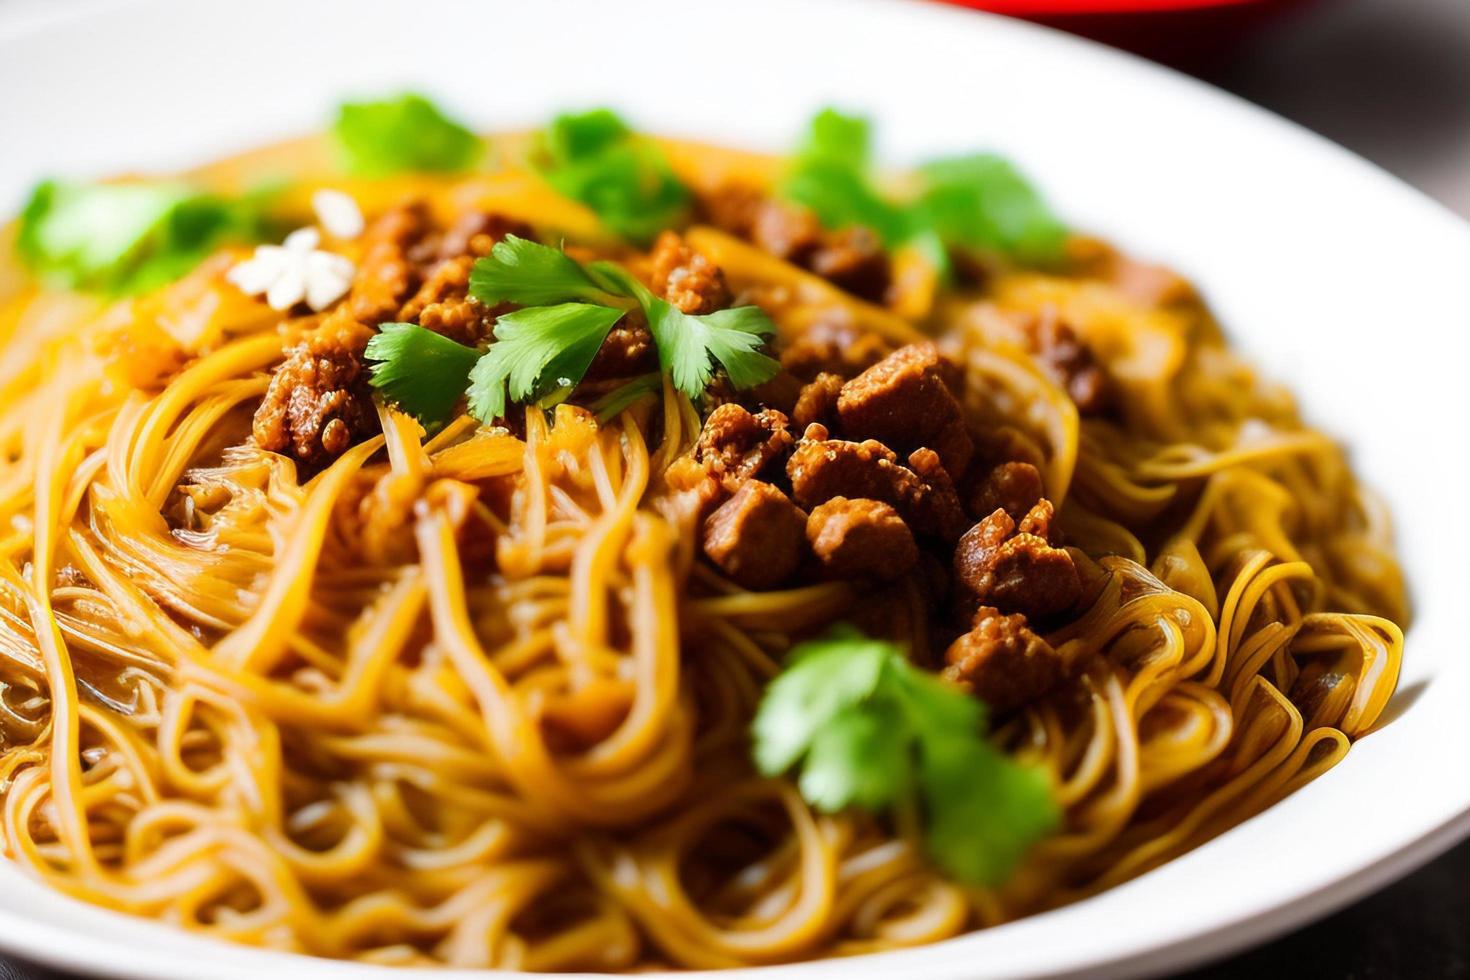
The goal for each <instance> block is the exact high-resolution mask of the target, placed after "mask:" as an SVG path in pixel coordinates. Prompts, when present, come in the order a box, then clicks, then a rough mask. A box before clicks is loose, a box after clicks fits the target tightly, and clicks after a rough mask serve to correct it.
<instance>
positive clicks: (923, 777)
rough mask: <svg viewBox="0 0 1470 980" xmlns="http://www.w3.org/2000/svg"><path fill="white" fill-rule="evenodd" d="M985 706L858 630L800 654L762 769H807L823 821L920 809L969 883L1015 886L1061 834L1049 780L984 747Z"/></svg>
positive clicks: (933, 840)
mask: <svg viewBox="0 0 1470 980" xmlns="http://www.w3.org/2000/svg"><path fill="white" fill-rule="evenodd" d="M984 716H985V710H984V706H983V705H982V704H980V703H979V702H978V701H976V700H974V699H973V698H971V697H969V696H968V695H966V694H964V693H963V692H961V691H959V690H957V689H955V688H953V687H950V686H949V685H947V684H945V683H944V682H943V681H941V680H939V678H937V677H935V676H934V675H932V674H929V673H927V672H926V671H923V670H920V669H919V668H917V667H915V666H913V665H912V664H910V663H909V662H908V660H907V659H906V658H905V657H904V656H903V652H902V651H901V650H900V649H899V648H898V647H897V646H895V645H894V644H891V643H887V642H884V641H881V640H872V639H868V638H866V637H864V636H862V634H860V633H858V632H857V631H856V630H854V629H852V628H851V627H842V628H839V629H834V630H833V631H832V632H831V633H829V634H828V636H826V637H824V638H822V639H818V640H814V641H810V642H807V643H802V644H799V645H798V646H797V647H795V648H794V649H793V650H792V652H791V657H790V659H789V661H788V663H787V665H786V668H785V669H784V670H783V671H782V673H781V674H780V676H778V677H777V678H776V679H775V680H774V681H772V682H771V684H770V685H769V686H768V687H767V688H766V692H765V695H764V696H763V697H762V699H761V704H760V708H759V710H758V711H757V712H756V717H755V721H754V723H753V726H752V734H753V737H754V742H753V755H754V759H755V763H756V767H757V768H758V769H759V770H760V771H761V772H762V773H764V774H766V775H768V776H775V775H779V774H781V773H783V772H785V771H787V770H788V769H790V768H791V767H792V766H799V767H800V770H801V771H800V775H799V777H798V780H797V785H798V788H799V789H800V790H801V793H802V796H803V797H805V798H806V800H807V801H808V802H809V803H811V804H812V805H813V806H814V807H816V808H817V809H819V810H825V811H835V810H840V809H843V808H846V807H860V808H862V809H866V810H881V809H885V808H890V807H894V806H897V805H900V804H902V803H904V802H906V801H907V800H909V799H911V798H916V800H917V802H918V803H920V804H921V805H922V808H923V813H924V819H925V823H926V829H925V846H926V848H927V849H928V851H929V854H930V856H931V857H932V858H933V860H934V861H935V863H936V864H938V865H939V866H940V867H941V868H943V869H944V870H945V871H946V872H947V873H948V874H950V875H951V876H953V877H954V878H956V879H958V880H959V881H962V882H966V883H970V884H996V883H999V882H1000V881H1002V880H1004V878H1005V877H1006V875H1008V874H1009V873H1010V872H1011V870H1012V869H1013V868H1014V867H1015V865H1016V864H1017V863H1018V862H1019V861H1020V860H1021V858H1022V857H1024V856H1025V853H1026V850H1027V849H1028V848H1029V847H1030V846H1031V844H1032V843H1034V842H1035V841H1036V840H1038V839H1039V838H1041V837H1042V836H1044V835H1045V834H1047V833H1049V832H1050V831H1051V830H1052V829H1053V828H1054V827H1055V826H1056V824H1057V821H1058V809H1057V805H1056V802H1055V801H1054V800H1053V798H1052V795H1051V791H1050V788H1049V786H1048V783H1047V780H1046V778H1045V776H1044V775H1042V774H1041V773H1040V772H1038V771H1036V770H1032V769H1028V768H1026V767H1024V766H1022V765H1019V764H1018V763H1016V762H1014V761H1013V760H1011V759H1010V758H1009V757H1007V756H1006V755H1005V754H1004V753H1003V752H1001V751H1000V750H999V749H997V748H996V747H995V746H993V745H991V744H990V742H989V741H987V740H986V739H985V738H984V736H983V730H984Z"/></svg>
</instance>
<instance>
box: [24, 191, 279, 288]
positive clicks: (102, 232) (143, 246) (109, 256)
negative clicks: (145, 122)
mask: <svg viewBox="0 0 1470 980" xmlns="http://www.w3.org/2000/svg"><path fill="white" fill-rule="evenodd" d="M263 225H264V212H263V209H262V207H261V202H260V200H259V199H258V198H242V199H240V200H229V199H226V198H223V197H218V196H216V195H212V194H204V193H201V192H200V191H198V190H195V189H194V188H191V187H189V186H188V185H186V184H181V183H177V182H167V183H149V184H74V183H66V182H61V181H53V180H48V181H45V182H43V183H41V184H39V185H38V186H37V187H36V189H35V190H34V191H32V192H31V197H30V200H29V201H28V202H27V203H26V206H25V209H24V210H23V211H22V212H21V216H20V231H19V234H18V236H17V238H16V251H17V253H18V254H19V256H20V258H21V260H22V261H23V262H24V263H25V264H26V266H27V267H28V268H29V269H30V270H31V272H32V273H33V274H34V275H35V276H36V277H37V278H39V279H41V280H42V281H43V282H45V283H47V284H48V285H51V286H54V287H57V288H64V289H77V290H84V291H87V292H97V293H103V294H106V295H112V296H118V295H126V294H131V293H139V292H145V291H147V290H149V289H153V288H156V287H158V286H161V285H163V284H165V283H168V282H171V281H173V280H174V279H177V278H179V277H180V276H182V275H184V274H185V273H187V272H188V271H189V270H191V269H193V268H194V267H195V266H196V265H198V264H199V262H200V261H201V260H203V259H204V258H205V256H207V255H208V254H209V253H210V252H212V251H213V250H214V249H215V248H217V247H219V245H220V244H222V243H223V242H225V241H227V240H241V241H248V240H254V239H257V238H259V237H261V235H262V232H263Z"/></svg>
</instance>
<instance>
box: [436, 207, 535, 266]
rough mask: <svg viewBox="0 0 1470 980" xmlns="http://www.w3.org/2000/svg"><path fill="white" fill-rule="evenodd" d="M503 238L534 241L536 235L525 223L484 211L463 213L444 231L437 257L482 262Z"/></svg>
mask: <svg viewBox="0 0 1470 980" xmlns="http://www.w3.org/2000/svg"><path fill="white" fill-rule="evenodd" d="M506 235H515V236H517V237H519V238H535V237H536V233H535V231H534V230H533V229H532V228H531V226H530V225H528V224H526V223H525V222H524V221H517V220H516V219H514V218H507V217H506V216H505V215H502V214H493V213H490V212H487V211H466V212H465V213H464V214H461V215H460V216H459V217H458V218H455V219H454V221H453V223H451V224H450V226H449V227H448V228H446V229H445V230H444V236H443V237H442V238H441V239H440V240H439V248H438V253H437V254H438V257H439V258H440V259H454V258H459V257H460V256H462V255H470V256H474V257H475V258H484V257H485V256H487V255H489V254H490V250H491V249H492V248H494V247H495V244H496V242H499V241H500V240H501V239H502V238H504V237H505V236H506Z"/></svg>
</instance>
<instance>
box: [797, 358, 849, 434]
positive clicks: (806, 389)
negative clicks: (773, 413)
mask: <svg viewBox="0 0 1470 980" xmlns="http://www.w3.org/2000/svg"><path fill="white" fill-rule="evenodd" d="M841 392H842V376H841V375H838V374H830V373H828V372H826V371H823V372H822V373H821V374H819V375H817V376H816V377H815V378H813V379H812V380H811V381H809V382H807V383H806V384H804V385H802V386H801V392H800V393H799V394H798V395H797V396H796V406H795V407H794V408H793V409H792V410H791V421H792V422H793V423H795V425H796V426H797V428H800V429H805V428H806V427H807V426H808V425H811V424H812V423H813V422H819V423H821V424H822V425H826V426H831V425H835V424H836V422H837V396H838V395H839V394H840V393H841Z"/></svg>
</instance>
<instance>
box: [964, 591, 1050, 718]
mask: <svg viewBox="0 0 1470 980" xmlns="http://www.w3.org/2000/svg"><path fill="white" fill-rule="evenodd" d="M973 622H974V625H973V626H972V627H971V629H970V631H969V632H968V633H966V634H965V635H964V636H961V637H960V638H959V639H957V640H955V641H954V643H952V644H950V647H949V649H948V650H946V651H945V652H944V661H945V663H946V664H947V666H946V667H945V668H944V673H943V676H944V677H945V679H946V680H949V681H952V682H954V683H955V684H958V685H959V686H960V687H963V688H964V689H965V690H967V691H969V692H971V693H972V694H974V695H975V696H976V697H978V698H980V699H981V700H982V701H984V702H985V703H986V704H988V705H990V707H991V708H992V709H993V710H994V711H996V712H998V713H1001V714H1004V713H1006V712H1010V711H1014V710H1016V709H1017V708H1020V707H1022V706H1023V705H1026V704H1029V703H1030V702H1032V701H1034V700H1036V699H1037V698H1039V697H1041V695H1043V694H1045V693H1046V692H1047V691H1050V690H1051V689H1052V688H1053V687H1055V686H1056V685H1057V684H1058V683H1059V682H1060V681H1061V680H1062V678H1063V677H1064V676H1065V675H1066V667H1065V665H1064V664H1063V663H1062V658H1061V656H1060V655H1059V654H1058V653H1057V652H1056V650H1054V649H1053V648H1052V646H1051V644H1050V643H1047V642H1046V640H1044V639H1042V638H1041V637H1040V636H1037V635H1036V634H1035V633H1034V632H1032V631H1031V629H1030V628H1029V627H1028V626H1027V625H1026V617H1025V616H1021V615H1016V614H1012V615H1009V616H1007V615H1005V614H1003V613H1001V612H1000V611H999V610H998V609H994V608H992V607H990V606H982V607H981V608H980V609H979V611H978V612H976V614H975V618H974V621H973Z"/></svg>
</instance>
